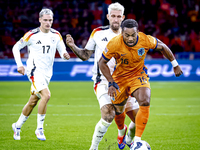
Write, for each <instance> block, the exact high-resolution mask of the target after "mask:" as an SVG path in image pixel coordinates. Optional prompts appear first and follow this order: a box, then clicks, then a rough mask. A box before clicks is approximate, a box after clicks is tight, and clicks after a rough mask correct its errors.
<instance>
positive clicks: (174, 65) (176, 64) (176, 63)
mask: <svg viewBox="0 0 200 150" xmlns="http://www.w3.org/2000/svg"><path fill="white" fill-rule="evenodd" d="M171 63H172V66H173V67H176V66H178V62H177V61H176V59H174V60H173V61H171Z"/></svg>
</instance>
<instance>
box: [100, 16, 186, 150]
mask: <svg viewBox="0 0 200 150" xmlns="http://www.w3.org/2000/svg"><path fill="white" fill-rule="evenodd" d="M149 49H153V50H157V51H160V52H161V53H162V54H163V55H164V56H165V57H166V58H167V59H168V60H169V61H170V62H171V63H172V66H173V69H174V73H175V75H176V76H177V77H178V76H180V75H181V74H182V70H181V68H180V66H179V65H178V62H177V61H176V59H175V57H174V55H173V53H172V52H171V50H170V49H169V48H168V47H167V46H166V45H165V44H164V43H163V42H162V41H160V40H159V39H157V38H155V37H153V36H150V35H146V34H144V33H142V32H139V31H138V23H137V22H136V21H135V20H133V19H127V20H125V21H124V22H123V23H122V34H120V35H118V36H116V37H114V38H113V39H112V40H110V42H109V43H108V45H107V46H106V48H105V50H104V51H103V54H102V57H101V58H100V60H99V67H100V69H101V71H102V73H103V75H104V76H105V77H106V79H107V80H108V82H109V89H108V95H110V96H111V97H113V100H112V102H113V104H114V105H117V106H118V107H121V109H120V110H122V111H123V108H124V104H125V103H126V100H125V99H128V97H129V95H131V96H133V97H135V98H136V99H137V101H138V103H139V105H140V106H139V111H138V113H137V114H136V119H135V124H136V131H135V137H134V143H133V145H132V146H131V147H132V149H134V148H135V147H136V146H137V145H139V143H137V142H140V141H141V137H142V134H143V131H144V129H145V126H146V124H147V122H148V118H149V112H150V96H151V90H150V83H149V76H148V75H147V68H146V67H145V65H144V59H145V56H146V54H147V52H148V50H149ZM112 57H114V58H115V59H116V63H117V66H116V69H115V70H114V72H113V74H112V75H111V74H110V70H109V67H108V65H107V62H108V61H109V60H110V59H111V58H112Z"/></svg>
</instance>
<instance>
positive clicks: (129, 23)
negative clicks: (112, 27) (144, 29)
mask: <svg viewBox="0 0 200 150" xmlns="http://www.w3.org/2000/svg"><path fill="white" fill-rule="evenodd" d="M125 27H126V28H134V27H136V28H137V29H138V23H137V21H135V20H134V19H126V20H124V21H123V22H122V31H124V28H125Z"/></svg>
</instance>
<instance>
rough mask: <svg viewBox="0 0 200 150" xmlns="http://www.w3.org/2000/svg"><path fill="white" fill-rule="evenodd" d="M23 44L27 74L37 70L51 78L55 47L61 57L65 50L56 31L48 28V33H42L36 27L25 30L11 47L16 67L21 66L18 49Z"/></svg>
mask: <svg viewBox="0 0 200 150" xmlns="http://www.w3.org/2000/svg"><path fill="white" fill-rule="evenodd" d="M25 46H27V47H28V53H29V57H28V60H27V75H30V74H31V73H32V72H33V71H35V70H37V71H39V72H41V73H43V74H44V75H45V76H47V77H50V78H51V76H52V72H53V63H54V58H55V53H56V49H57V50H58V51H59V54H60V56H61V57H62V58H63V59H64V57H63V54H64V53H66V52H67V51H66V47H65V44H64V42H63V39H62V37H61V35H60V33H59V32H58V31H56V30H54V29H50V31H49V32H48V33H44V32H42V31H41V30H40V29H39V28H36V29H34V30H31V31H29V32H27V33H26V34H25V35H24V36H23V37H22V38H21V39H20V40H19V41H18V42H17V43H16V44H15V45H14V47H13V54H14V57H15V61H16V63H17V66H18V67H19V66H23V65H22V62H21V59H20V53H19V51H20V50H21V49H22V48H23V47H25Z"/></svg>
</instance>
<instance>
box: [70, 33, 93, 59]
mask: <svg viewBox="0 0 200 150" xmlns="http://www.w3.org/2000/svg"><path fill="white" fill-rule="evenodd" d="M66 44H67V46H68V47H69V48H70V49H71V50H72V51H73V52H74V54H76V56H77V57H79V58H80V59H81V60H83V61H86V60H88V59H89V58H90V56H91V55H92V54H93V53H94V50H87V49H82V48H79V47H77V46H76V45H75V43H74V39H73V38H72V37H71V35H70V34H67V35H66Z"/></svg>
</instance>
